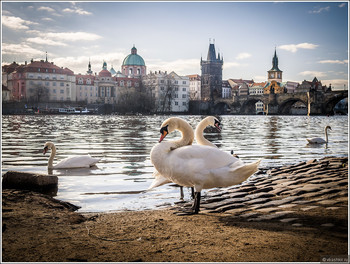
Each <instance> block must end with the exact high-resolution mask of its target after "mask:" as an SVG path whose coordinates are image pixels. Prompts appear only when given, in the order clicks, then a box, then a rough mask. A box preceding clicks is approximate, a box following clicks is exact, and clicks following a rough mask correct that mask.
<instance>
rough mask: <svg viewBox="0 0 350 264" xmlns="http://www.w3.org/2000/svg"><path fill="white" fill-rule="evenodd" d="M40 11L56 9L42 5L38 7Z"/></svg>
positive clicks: (53, 10)
mask: <svg viewBox="0 0 350 264" xmlns="http://www.w3.org/2000/svg"><path fill="white" fill-rule="evenodd" d="M37 10H38V11H47V12H55V9H53V8H51V7H48V6H41V7H39V8H38V9H37Z"/></svg>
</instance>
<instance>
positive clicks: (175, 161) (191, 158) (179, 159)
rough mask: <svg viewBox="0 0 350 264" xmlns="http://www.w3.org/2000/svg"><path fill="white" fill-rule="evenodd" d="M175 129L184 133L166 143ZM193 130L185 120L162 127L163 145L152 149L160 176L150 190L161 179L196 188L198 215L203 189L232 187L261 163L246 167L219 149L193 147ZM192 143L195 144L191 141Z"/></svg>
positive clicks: (167, 121) (195, 200)
mask: <svg viewBox="0 0 350 264" xmlns="http://www.w3.org/2000/svg"><path fill="white" fill-rule="evenodd" d="M174 130H179V131H180V132H181V133H182V138H181V139H180V140H176V141H167V142H162V140H163V139H164V138H165V137H166V136H167V135H168V134H170V133H171V132H173V131H174ZM191 130H192V127H191V126H190V125H189V124H188V123H187V122H186V121H185V120H183V119H181V118H174V117H172V118H169V119H167V120H165V121H164V122H163V124H162V125H161V129H160V133H161V137H160V140H159V142H160V143H159V144H157V145H155V146H154V147H153V148H152V150H151V162H152V164H153V165H154V167H155V168H156V169H157V171H158V172H159V173H160V174H159V177H158V179H157V178H156V179H155V180H154V181H153V183H152V184H151V186H150V187H149V189H151V188H154V187H156V186H159V182H160V181H162V179H161V178H165V180H167V181H171V182H174V183H176V184H178V185H180V186H185V187H194V190H195V199H194V203H193V207H192V211H191V212H189V213H190V214H197V213H198V212H199V207H200V198H201V191H202V189H210V188H215V187H228V186H232V185H236V184H239V183H241V182H243V181H245V180H246V179H247V178H248V177H249V176H251V175H252V174H253V173H255V172H256V171H257V170H258V166H259V163H260V160H258V161H256V162H253V163H250V164H244V163H243V162H242V161H241V160H240V159H238V158H235V157H233V156H231V155H230V154H228V153H225V152H223V151H221V150H219V149H218V148H213V147H209V146H201V145H191V146H187V145H189V144H188V143H189V142H188V140H189V137H188V135H187V133H188V132H189V133H190V131H191ZM191 143H192V142H191Z"/></svg>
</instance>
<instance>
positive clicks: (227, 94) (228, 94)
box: [222, 81, 232, 98]
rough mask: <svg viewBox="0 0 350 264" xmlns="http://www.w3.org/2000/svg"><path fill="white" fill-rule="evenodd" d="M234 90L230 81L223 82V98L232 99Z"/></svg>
mask: <svg viewBox="0 0 350 264" xmlns="http://www.w3.org/2000/svg"><path fill="white" fill-rule="evenodd" d="M231 90H232V88H231V85H230V84H229V83H228V81H222V98H232V91H231Z"/></svg>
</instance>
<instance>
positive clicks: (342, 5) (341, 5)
mask: <svg viewBox="0 0 350 264" xmlns="http://www.w3.org/2000/svg"><path fill="white" fill-rule="evenodd" d="M344 6H346V4H345V3H341V4H340V5H338V7H340V8H342V7H344Z"/></svg>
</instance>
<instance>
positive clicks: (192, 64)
mask: <svg viewBox="0 0 350 264" xmlns="http://www.w3.org/2000/svg"><path fill="white" fill-rule="evenodd" d="M146 65H147V70H149V71H167V72H168V73H169V72H171V71H174V72H175V73H177V74H180V75H188V74H195V73H196V72H188V71H189V70H192V69H194V68H198V72H199V70H200V65H199V61H198V59H187V60H185V59H178V60H174V61H162V60H151V61H147V62H146Z"/></svg>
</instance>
